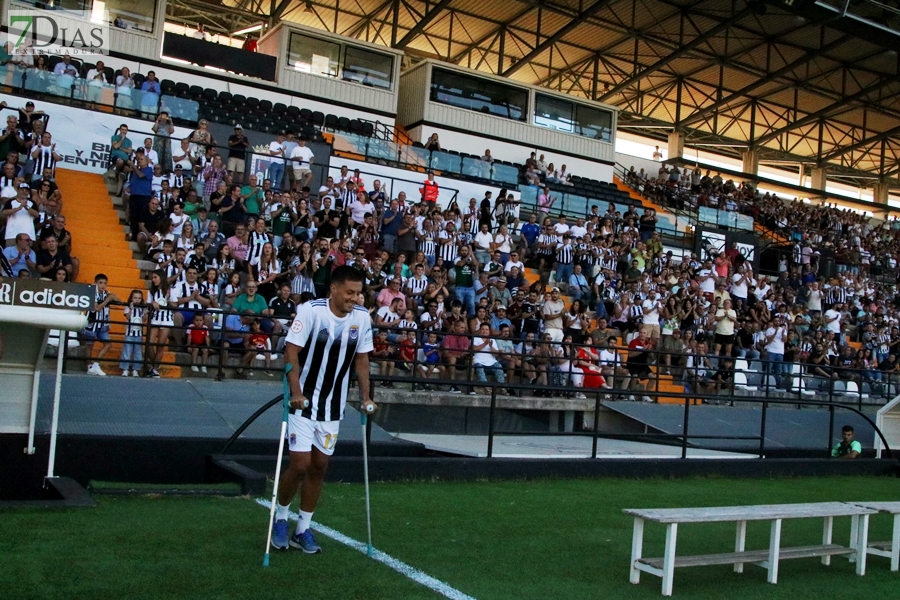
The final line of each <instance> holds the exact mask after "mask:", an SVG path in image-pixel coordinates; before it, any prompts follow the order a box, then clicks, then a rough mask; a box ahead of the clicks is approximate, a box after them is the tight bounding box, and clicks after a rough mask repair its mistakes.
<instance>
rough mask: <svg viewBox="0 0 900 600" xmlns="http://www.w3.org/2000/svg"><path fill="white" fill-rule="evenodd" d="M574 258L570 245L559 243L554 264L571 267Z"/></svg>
mask: <svg viewBox="0 0 900 600" xmlns="http://www.w3.org/2000/svg"><path fill="white" fill-rule="evenodd" d="M574 257H575V252H574V248H573V247H572V244H566V243H561V244H558V245H557V246H556V262H557V263H559V264H561V265H571V264H572V260H573V259H574Z"/></svg>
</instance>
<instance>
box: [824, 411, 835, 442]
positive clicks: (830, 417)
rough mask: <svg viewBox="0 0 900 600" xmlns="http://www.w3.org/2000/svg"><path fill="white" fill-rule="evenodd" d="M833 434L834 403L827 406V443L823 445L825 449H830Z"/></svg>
mask: <svg viewBox="0 0 900 600" xmlns="http://www.w3.org/2000/svg"><path fill="white" fill-rule="evenodd" d="M833 436H834V404H832V405H831V406H829V407H828V443H827V444H826V446H825V450H826V451H828V452H830V451H831V441H832V439H833Z"/></svg>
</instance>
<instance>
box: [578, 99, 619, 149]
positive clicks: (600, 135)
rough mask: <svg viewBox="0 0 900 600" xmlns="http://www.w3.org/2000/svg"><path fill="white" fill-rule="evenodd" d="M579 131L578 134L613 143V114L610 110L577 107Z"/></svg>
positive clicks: (580, 105)
mask: <svg viewBox="0 0 900 600" xmlns="http://www.w3.org/2000/svg"><path fill="white" fill-rule="evenodd" d="M575 114H576V117H577V118H576V121H577V123H578V125H577V127H578V130H577V131H576V133H578V134H580V135H583V136H584V137H589V138H592V139H595V140H601V141H603V142H610V141H612V113H611V112H609V111H608V110H603V109H600V108H594V107H591V106H585V105H583V104H576V105H575Z"/></svg>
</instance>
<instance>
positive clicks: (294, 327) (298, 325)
mask: <svg viewBox="0 0 900 600" xmlns="http://www.w3.org/2000/svg"><path fill="white" fill-rule="evenodd" d="M291 331H292V332H294V333H300V332H301V331H303V322H302V321H300V319H294V322H293V323H291Z"/></svg>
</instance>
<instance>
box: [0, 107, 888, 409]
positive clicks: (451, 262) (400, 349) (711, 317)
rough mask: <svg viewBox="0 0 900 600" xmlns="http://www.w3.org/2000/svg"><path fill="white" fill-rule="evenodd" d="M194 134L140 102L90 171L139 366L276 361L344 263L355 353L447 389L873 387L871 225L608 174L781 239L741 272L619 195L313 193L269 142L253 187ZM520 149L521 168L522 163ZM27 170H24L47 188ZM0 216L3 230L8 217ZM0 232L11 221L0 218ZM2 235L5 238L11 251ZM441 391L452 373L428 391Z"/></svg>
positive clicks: (876, 369)
mask: <svg viewBox="0 0 900 600" xmlns="http://www.w3.org/2000/svg"><path fill="white" fill-rule="evenodd" d="M31 110H33V107H32V108H31ZM26 119H28V117H26ZM20 122H21V119H18V120H16V126H18V125H19V123H20ZM30 122H32V123H38V122H40V120H39V119H34V120H33V121H30ZM207 125H208V124H207V123H205V122H203V121H201V122H200V123H199V124H198V127H197V129H196V130H194V131H193V132H191V133H190V134H189V135H188V136H187V137H185V138H184V139H181V138H172V133H173V131H174V130H173V128H172V127H171V123H170V122H169V121H168V119H167V115H165V114H164V113H162V114H160V115H159V118H158V119H157V121H156V123H155V124H154V133H155V135H154V137H149V138H146V139H145V140H144V141H143V143H142V144H137V143H134V142H132V140H130V139H129V137H128V130H127V128H126V127H125V126H122V127H121V128H120V129H119V130H118V131H117V132H116V134H115V135H114V136H113V138H112V140H111V147H112V150H113V151H112V153H111V168H110V181H114V182H116V184H117V185H118V186H119V190H120V191H121V193H123V195H125V196H126V197H128V202H127V205H128V206H129V207H130V209H131V210H130V222H131V225H132V237H133V239H134V240H135V241H137V242H138V243H139V246H140V248H141V252H142V253H143V254H144V257H145V258H146V259H147V260H151V261H153V262H154V263H155V265H156V267H155V268H154V269H152V270H148V274H149V280H150V290H149V293H148V294H147V295H146V296H145V297H144V300H145V304H146V305H147V306H148V308H149V310H147V311H145V312H144V313H143V316H142V317H141V318H142V319H143V320H144V323H145V326H146V327H147V328H149V332H148V335H149V336H150V338H151V339H152V341H153V345H154V346H155V347H157V348H159V350H158V351H154V352H152V355H151V356H148V357H147V359H148V360H147V362H148V364H149V365H150V368H149V369H147V370H146V371H145V372H146V373H148V374H150V375H154V374H156V373H157V372H158V369H159V364H160V360H161V357H162V351H161V349H162V348H164V347H165V345H166V344H170V343H171V345H172V347H174V348H176V349H186V350H189V351H191V353H192V354H193V355H194V359H193V360H194V364H193V366H194V367H195V368H200V367H203V368H205V367H206V362H205V361H204V357H208V355H209V354H208V351H209V350H210V349H211V346H210V345H209V344H210V343H212V345H213V346H214V345H216V344H219V343H221V345H222V346H223V347H225V348H228V349H229V350H231V351H240V352H242V354H241V357H242V358H241V362H242V365H241V367H240V370H239V371H238V374H239V375H240V376H244V375H245V374H244V373H243V368H244V367H245V366H247V365H248V364H250V363H251V362H252V359H253V358H256V357H257V356H261V357H264V358H271V355H272V354H273V353H277V352H278V350H279V348H280V345H281V342H280V339H281V338H280V335H279V334H280V333H281V332H282V331H283V330H284V329H285V326H286V325H288V324H289V321H290V319H291V318H292V316H293V314H294V311H295V310H296V306H297V304H299V303H301V302H304V301H307V300H309V299H311V298H316V297H322V296H324V295H325V294H326V293H327V290H328V281H329V275H330V272H331V271H332V270H333V269H334V268H336V267H337V266H341V265H345V264H347V265H351V266H355V267H357V268H359V269H360V270H362V271H363V272H364V273H365V275H366V286H365V291H364V293H363V294H362V295H361V297H360V304H361V305H364V306H366V307H367V308H368V309H369V310H370V312H371V313H372V318H373V322H374V324H375V325H376V327H377V329H378V330H379V333H378V343H377V344H376V363H378V364H380V365H381V367H380V368H382V369H384V372H386V373H395V374H396V373H398V372H402V373H408V374H411V375H427V376H432V375H437V376H438V377H440V378H442V379H444V380H450V381H459V382H462V381H466V382H467V385H468V384H470V383H471V381H472V380H473V379H474V380H475V381H477V382H484V383H486V382H487V380H488V379H489V378H492V379H493V380H495V381H496V382H500V383H504V384H505V383H519V382H523V383H533V384H535V385H537V386H538V389H539V390H541V389H542V388H541V385H542V384H543V385H545V386H547V387H546V388H543V389H544V391H546V390H549V389H552V387H554V386H561V385H566V384H569V385H574V386H575V387H586V388H604V389H605V388H610V389H612V390H613V391H614V392H616V393H620V394H621V395H622V396H623V397H635V396H638V395H640V396H642V397H643V398H644V399H645V400H650V398H649V397H648V395H649V392H647V391H646V386H647V385H648V382H649V381H650V380H651V379H652V378H653V377H654V376H655V375H656V373H660V374H662V375H672V376H673V377H675V378H676V379H677V380H679V381H681V382H683V383H684V384H685V386H686V387H687V389H689V390H696V391H697V392H710V393H712V392H715V391H716V390H719V389H723V388H725V387H728V386H729V385H730V384H731V382H732V375H733V369H734V362H733V360H731V359H733V358H741V359H744V360H747V361H748V363H749V364H750V365H752V366H754V367H756V368H759V369H761V370H766V371H768V372H770V373H771V375H772V376H773V378H774V382H775V383H776V384H777V385H779V386H782V387H789V386H790V385H791V383H792V381H793V379H792V378H791V377H790V376H789V374H790V372H791V366H790V365H792V364H794V363H796V364H806V367H805V368H806V370H807V372H809V373H810V374H811V375H815V376H817V377H820V378H823V379H826V378H827V379H847V380H851V379H852V380H855V381H859V382H868V383H869V384H870V385H872V386H873V387H880V388H881V389H887V388H886V386H883V385H882V384H883V383H885V382H886V381H887V378H888V377H889V376H890V374H891V373H893V372H894V371H896V365H897V364H898V360H897V356H898V354H900V329H898V323H900V321H898V318H897V317H898V313H897V306H896V305H895V302H894V300H895V297H896V296H895V293H894V292H895V285H894V284H895V282H891V283H885V282H883V281H876V280H875V279H874V278H873V277H872V266H873V265H872V262H873V261H872V260H866V259H864V254H863V252H869V253H870V256H871V253H872V251H877V252H883V251H884V250H885V249H889V248H891V247H892V245H893V244H894V242H895V240H896V239H897V238H896V231H897V230H896V229H894V227H893V223H890V224H880V223H874V222H872V221H871V220H869V219H866V218H864V217H862V216H859V215H857V214H855V213H848V212H845V211H839V210H836V209H833V208H829V207H816V206H812V205H808V204H805V203H800V202H795V203H786V202H783V201H781V200H780V199H778V198H777V197H774V196H760V195H756V194H754V193H753V192H752V190H750V188H748V187H747V186H734V185H733V183H730V182H725V181H722V180H721V178H717V177H709V176H701V177H699V178H698V179H696V184H695V183H694V180H695V178H694V175H695V174H696V173H691V174H690V175H689V176H685V178H684V180H682V179H681V177H680V176H679V177H678V178H675V179H673V178H672V176H671V174H670V173H669V172H668V171H667V172H666V176H665V178H664V179H663V180H660V179H659V177H657V178H656V179H653V180H650V179H646V178H642V177H641V175H640V174H637V173H634V174H633V175H629V177H628V179H629V182H630V183H632V184H633V185H635V186H636V187H638V188H639V189H640V190H641V191H642V192H643V193H645V194H647V195H653V196H654V198H658V197H660V195H662V196H663V197H664V198H666V199H668V198H669V197H670V196H672V195H675V196H681V197H683V198H685V199H686V202H689V203H693V204H699V203H719V204H721V203H722V202H723V198H726V199H728V198H730V199H733V201H734V202H735V204H736V205H737V206H738V209H739V210H747V211H750V212H751V213H752V212H754V211H755V213H754V216H756V217H757V218H763V217H767V218H771V219H774V220H775V221H776V222H778V223H779V224H780V225H783V226H784V228H787V229H788V230H792V229H796V230H798V231H800V232H801V233H800V235H799V239H797V240H795V241H796V243H797V246H796V248H795V250H794V251H793V252H791V253H789V254H787V255H786V256H785V260H784V261H782V264H781V267H782V268H781V269H780V272H779V273H778V274H777V275H761V274H758V273H754V272H753V265H752V264H751V262H750V261H747V260H745V259H744V257H743V256H742V255H741V253H740V252H739V251H738V250H737V248H735V247H734V246H733V245H729V247H727V248H726V249H724V251H716V250H715V249H705V250H704V254H703V255H700V256H698V255H696V254H694V253H691V252H687V251H678V250H675V249H666V248H664V247H663V244H662V240H661V238H660V235H659V232H657V231H656V215H655V212H654V211H653V210H652V209H650V208H645V207H641V206H631V207H629V208H628V209H627V210H626V211H625V212H620V211H618V210H617V208H616V206H615V205H612V204H610V205H609V206H608V207H607V209H606V210H605V211H603V209H602V208H601V207H600V206H597V205H594V206H591V207H590V209H589V212H588V213H587V214H585V215H576V216H574V217H572V218H571V219H570V218H567V216H566V215H560V214H557V213H556V210H555V207H554V198H553V195H552V192H550V191H549V190H548V189H545V190H543V192H542V193H540V194H539V195H538V200H537V205H536V207H535V210H534V212H533V213H529V214H527V216H526V215H522V219H521V221H520V218H519V217H520V215H519V208H520V206H519V203H518V201H517V200H516V199H515V194H512V193H509V192H507V191H505V190H504V191H501V192H500V194H499V195H498V196H499V197H498V198H496V199H495V198H493V197H492V194H491V193H490V191H486V192H485V194H484V197H483V198H482V199H481V200H480V201H479V199H477V198H472V199H471V200H470V201H469V203H468V206H466V207H464V208H463V207H460V206H457V205H456V204H453V205H451V206H447V207H444V206H442V205H441V202H440V199H439V198H438V197H437V196H436V195H435V194H431V193H430V189H429V184H428V182H426V183H425V184H424V185H423V187H422V190H421V193H422V196H421V197H420V198H407V197H406V196H405V194H403V193H400V194H398V196H397V197H396V198H390V197H388V196H387V194H386V192H385V190H384V189H383V188H382V186H381V185H380V182H379V181H377V180H373V181H371V183H369V182H367V181H364V179H363V176H362V175H361V174H360V173H359V172H358V171H356V172H351V171H350V170H349V169H347V168H346V167H345V168H342V169H341V170H340V173H339V174H337V175H336V176H335V177H328V178H327V179H326V181H325V182H324V183H323V184H322V185H321V186H320V187H319V189H317V190H315V191H313V190H310V188H309V187H308V185H306V184H308V182H309V178H308V171H309V167H310V165H311V164H312V163H313V162H314V160H315V158H314V157H313V156H312V153H311V152H309V151H308V149H306V150H302V149H303V148H305V144H303V141H302V140H297V139H294V138H293V137H292V136H290V135H285V136H281V135H279V136H278V137H277V138H276V140H274V141H273V142H272V144H271V145H270V148H269V149H270V154H271V155H272V157H273V160H276V161H277V160H279V159H280V160H281V161H282V162H283V165H284V167H285V168H284V169H282V170H277V169H276V170H274V171H273V170H270V171H269V173H270V174H272V173H275V174H276V176H275V181H273V180H271V179H265V180H263V181H258V180H257V177H256V176H255V175H252V174H251V175H249V176H246V175H245V173H244V172H243V170H242V169H240V166H242V164H243V163H242V161H240V160H230V159H231V158H236V159H240V158H241V155H240V153H241V152H246V145H244V144H243V142H242V140H244V139H245V138H244V136H243V132H242V130H241V128H240V126H237V127H236V128H235V132H234V135H233V136H232V137H231V138H230V139H229V143H228V147H227V148H228V150H227V152H228V153H229V156H227V157H221V156H219V155H218V150H217V146H216V144H215V141H214V140H213V139H212V136H211V135H210V134H209V132H208V130H207ZM38 127H40V126H38ZM4 139H5V138H3V139H0V142H3V140H4ZM50 139H52V138H50ZM49 143H50V144H52V142H49ZM290 144H293V146H291V145H290ZM286 146H287V147H286ZM298 148H299V149H301V150H299V151H298ZM232 153H235V154H234V155H232ZM291 157H293V160H291ZM532 158H533V159H534V164H533V165H532V164H531V163H529V164H527V165H526V170H527V169H529V168H531V169H537V171H540V170H541V165H540V160H538V159H537V158H535V157H532ZM10 160H11V161H12V162H15V161H16V160H17V158H11V159H9V160H8V161H7V162H10ZM548 166H549V165H548ZM3 168H5V165H0V169H3ZM285 171H286V172H285ZM548 172H549V170H548ZM49 175H50V177H43V178H40V180H41V181H43V180H50V181H52V172H51V173H49ZM538 177H539V178H540V177H541V175H538ZM543 177H544V178H546V177H547V175H543ZM30 179H35V178H34V176H33V175H32V176H31V177H30ZM428 181H431V182H433V178H432V177H430V176H429V178H428ZM23 182H24V179H23ZM14 189H15V188H14ZM38 193H40V192H38ZM33 194H34V192H33V191H32V190H29V191H28V193H27V195H28V196H30V197H33ZM751 194H752V196H751ZM16 195H17V196H19V195H22V196H23V197H24V196H25V195H26V190H25V189H24V188H21V191H18V189H17V191H16ZM57 196H58V194H57ZM57 200H58V202H59V207H58V208H56V209H54V210H51V211H50V212H49V213H48V218H47V220H44V221H42V222H41V223H40V225H41V229H42V230H43V231H44V232H45V233H46V234H48V235H47V236H46V238H45V236H44V235H43V234H42V236H41V237H42V242H41V244H40V245H41V246H42V247H41V248H40V251H41V252H42V253H43V255H44V258H43V260H44V262H45V264H47V263H46V261H47V259H48V256H49V257H50V258H51V259H52V258H53V257H55V256H59V255H60V253H61V251H60V249H59V248H58V247H54V248H52V249H50V248H49V247H47V248H45V247H43V246H50V245H52V246H57V245H58V244H54V243H53V241H52V240H50V239H49V238H50V237H52V238H54V239H55V240H57V241H62V240H60V239H59V236H60V233H62V235H63V239H66V237H65V236H66V234H67V233H66V232H65V219H64V217H62V216H61V212H60V211H61V199H59V198H58V197H57ZM724 202H726V203H727V202H728V200H724ZM18 203H19V204H22V201H21V199H20V200H18ZM26 204H27V202H26ZM8 210H10V209H9V208H8V207H7V208H6V211H8ZM26 210H27V209H26ZM6 211H4V215H3V216H5V217H7V221H11V220H12V221H16V219H10V218H9V217H10V215H9V214H7V213H6ZM16 214H21V209H19V210H18V212H17V213H16ZM29 215H30V213H29ZM572 221H574V222H572ZM16 222H17V221H16ZM48 227H50V229H48ZM7 230H8V231H9V230H12V231H14V232H16V229H15V227H12V228H11V227H10V226H9V223H8V224H7ZM51 230H52V232H53V233H52V235H51V234H50V231H51ZM37 231H38V229H37V228H36V229H35V232H34V233H37ZM19 235H20V234H19V233H18V232H16V235H15V237H13V238H9V239H11V241H12V242H13V243H14V244H15V246H13V247H19V245H20V244H21V248H22V249H23V250H24V248H25V246H26V244H25V240H24V238H22V239H19V238H18V236H19ZM790 235H791V236H793V233H790ZM32 239H33V238H32ZM68 241H69V244H71V238H70V236H69V238H68ZM824 251H833V252H834V253H835V254H840V253H841V252H844V253H848V257H847V258H848V259H847V261H846V268H840V267H839V269H838V272H835V273H834V274H833V276H829V277H821V276H820V275H819V272H820V269H821V268H822V267H823V264H824V260H823V259H822V254H821V253H822V252H824ZM856 251H859V252H860V256H859V260H858V261H857V260H855V254H853V253H854V252H856ZM676 253H677V254H678V255H676ZM6 254H7V256H9V255H10V254H12V253H10V252H7V253H6ZM66 255H68V253H66ZM13 258H15V260H14V261H10V262H14V263H16V264H22V263H24V265H25V266H26V267H28V272H29V274H32V273H33V271H32V269H31V267H30V265H29V263H28V261H29V260H31V261H32V262H34V263H35V265H36V266H37V265H38V264H39V262H40V261H37V260H35V259H36V258H37V256H35V257H31V256H30V255H29V256H28V257H20V256H19V253H18V252H16V253H15V256H14V257H13ZM54 261H55V262H53V263H52V264H53V265H54V266H56V263H60V265H59V266H64V263H65V262H66V261H65V259H62V260H60V259H54ZM530 268H533V269H535V270H534V271H529V269H530ZM62 270H63V271H65V268H63V269H62ZM535 272H536V273H537V275H536V276H535V275H533V274H530V273H535ZM34 274H36V275H43V276H51V277H52V278H60V279H66V278H68V277H70V276H71V269H69V271H68V272H66V275H65V276H62V275H60V276H58V277H57V276H56V275H50V274H49V273H48V272H47V271H42V270H40V269H39V270H38V272H37V273H34ZM99 300H100V299H99V298H98V304H99ZM131 304H134V303H133V302H131ZM134 312H135V311H131V314H132V315H133V314H134ZM106 318H108V317H106ZM95 320H96V319H95ZM102 320H103V317H102V315H101V318H100V321H102ZM189 326H190V327H191V328H194V329H198V328H205V329H206V330H208V331H209V335H208V337H204V336H202V335H200V334H196V333H191V332H190V331H189V330H186V329H183V328H187V327H189ZM251 336H253V337H252V341H251ZM201 338H203V339H201ZM850 342H854V344H855V343H856V342H858V343H859V344H861V349H858V350H857V349H856V348H855V347H853V346H850V345H849V343H850ZM248 356H249V357H251V358H250V359H248V358H247V357H248ZM248 361H249V362H248ZM653 366H655V367H656V368H655V369H653V368H651V367H653ZM92 367H93V365H92ZM469 369H471V374H473V375H474V377H471V375H470V372H469ZM123 371H125V372H126V373H131V374H133V372H134V369H133V368H131V367H129V368H128V369H125V368H124V367H123ZM98 374H99V373H98ZM651 387H652V386H651ZM463 388H464V386H463V384H462V383H455V384H453V385H452V386H450V391H461V390H462V389H463ZM511 391H512V390H511Z"/></svg>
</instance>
